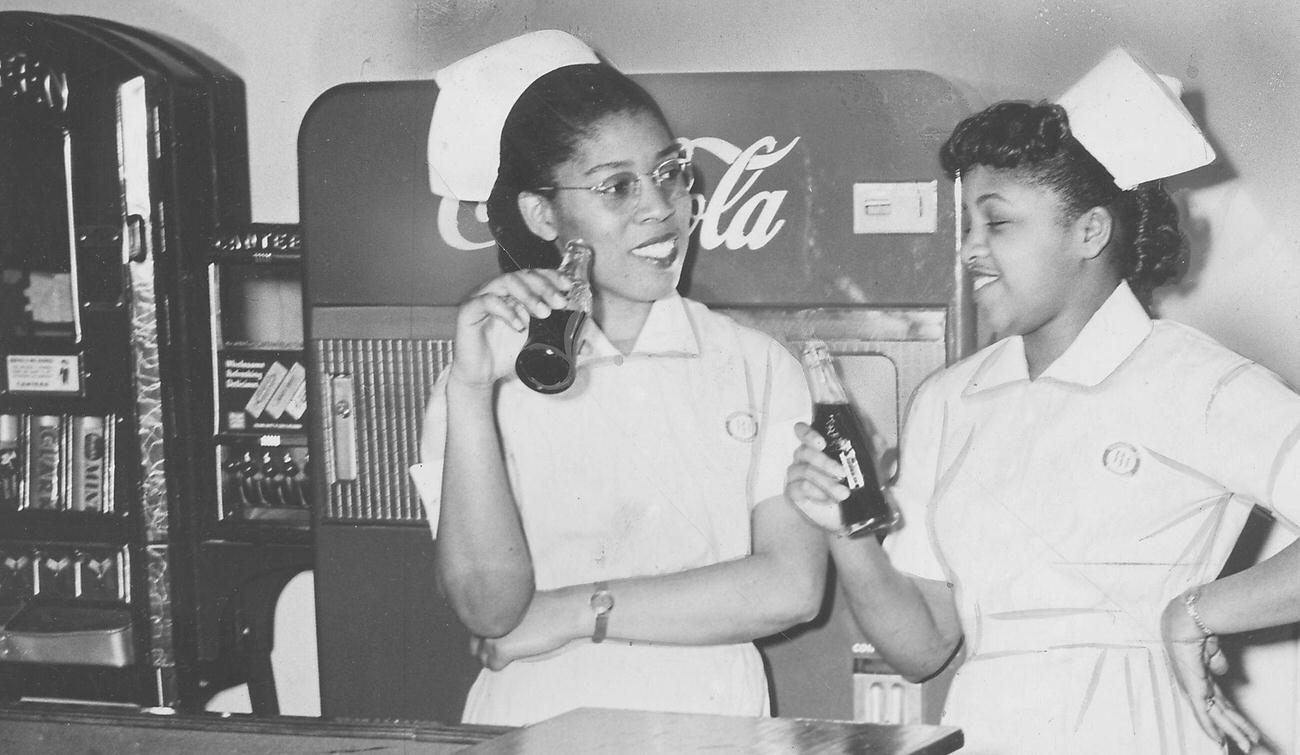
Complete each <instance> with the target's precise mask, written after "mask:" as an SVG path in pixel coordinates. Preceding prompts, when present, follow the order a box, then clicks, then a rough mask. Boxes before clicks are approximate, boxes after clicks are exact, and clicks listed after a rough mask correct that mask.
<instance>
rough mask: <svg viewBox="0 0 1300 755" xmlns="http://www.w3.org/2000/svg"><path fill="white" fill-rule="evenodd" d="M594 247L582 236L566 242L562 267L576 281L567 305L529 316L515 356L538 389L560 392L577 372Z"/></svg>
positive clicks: (519, 370) (522, 375)
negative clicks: (545, 314) (543, 314)
mask: <svg viewBox="0 0 1300 755" xmlns="http://www.w3.org/2000/svg"><path fill="white" fill-rule="evenodd" d="M590 267H591V247H590V246H587V244H586V243H585V242H583V241H580V240H577V239H575V240H573V241H570V242H568V243H567V244H565V245H564V257H563V258H562V259H561V260H560V267H559V271H560V272H561V273H562V274H564V275H565V276H567V277H568V278H569V280H571V281H573V288H571V289H569V293H568V301H567V302H566V303H565V305H564V307H563V308H561V309H557V310H554V311H552V312H551V314H550V316H549V317H547V318H545V319H541V320H539V319H538V318H536V317H533V318H529V321H528V340H527V341H526V342H525V343H524V347H523V348H522V349H520V350H519V356H518V357H516V358H515V374H517V375H518V376H519V379H520V380H522V381H523V383H524V385H526V386H528V387H529V388H532V389H533V390H535V391H537V392H538V393H559V392H561V391H564V390H566V389H568V387H569V386H571V385H573V379H574V377H575V376H576V375H577V363H578V333H579V331H581V330H582V324H583V323H584V322H586V320H587V316H588V315H590V314H591V282H590V279H589V278H588V270H589V269H590Z"/></svg>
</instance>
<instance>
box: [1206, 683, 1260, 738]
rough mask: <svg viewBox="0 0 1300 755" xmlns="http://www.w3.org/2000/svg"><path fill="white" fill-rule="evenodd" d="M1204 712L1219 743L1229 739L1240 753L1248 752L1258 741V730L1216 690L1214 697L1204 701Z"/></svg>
mask: <svg viewBox="0 0 1300 755" xmlns="http://www.w3.org/2000/svg"><path fill="white" fill-rule="evenodd" d="M1205 710H1206V716H1207V717H1208V718H1209V719H1210V720H1211V721H1212V722H1213V725H1214V729H1215V730H1216V732H1217V736H1216V738H1217V739H1219V741H1223V738H1225V737H1226V738H1228V739H1231V740H1232V741H1233V743H1235V744H1236V745H1237V749H1239V750H1241V751H1242V752H1250V750H1251V748H1252V747H1254V746H1255V743H1256V742H1258V741H1259V729H1257V728H1255V726H1254V725H1253V724H1251V723H1250V721H1248V720H1246V717H1245V716H1243V715H1242V714H1241V711H1239V710H1237V708H1236V706H1234V705H1233V704H1232V702H1231V701H1229V700H1228V699H1227V698H1226V697H1223V696H1222V695H1221V694H1219V692H1218V690H1217V689H1216V690H1215V694H1214V696H1213V697H1210V698H1209V699H1207V700H1206V701H1205Z"/></svg>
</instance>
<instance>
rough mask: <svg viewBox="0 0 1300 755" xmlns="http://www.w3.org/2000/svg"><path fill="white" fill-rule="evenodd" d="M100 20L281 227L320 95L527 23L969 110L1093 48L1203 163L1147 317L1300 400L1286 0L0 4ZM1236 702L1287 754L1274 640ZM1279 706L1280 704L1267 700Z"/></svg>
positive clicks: (407, 73) (1298, 226)
mask: <svg viewBox="0 0 1300 755" xmlns="http://www.w3.org/2000/svg"><path fill="white" fill-rule="evenodd" d="M0 9H30V10H42V11H46V12H57V13H77V14H82V15H92V16H102V17H106V18H113V19H116V20H119V21H123V22H126V23H130V24H134V25H137V26H141V27H144V28H147V29H151V30H154V31H158V32H162V33H164V34H167V35H169V36H172V37H175V38H177V39H179V40H182V41H184V42H187V43H189V44H191V45H193V46H195V47H197V48H199V49H201V50H203V51H205V52H207V53H208V54H210V55H211V56H213V57H215V58H216V59H218V60H220V61H222V62H223V63H225V64H226V65H228V66H229V67H231V68H233V69H234V70H235V71H236V72H237V73H239V74H240V75H241V76H242V77H243V79H244V81H245V83H246V85H247V88H248V108H249V138H250V147H251V152H252V154H251V161H252V166H251V168H252V191H253V216H254V219H255V220H258V221H264V222H296V221H297V219H298V199H297V164H296V157H297V154H296V148H297V132H298V126H299V124H300V123H301V121H302V117H303V115H304V113H305V112H306V110H307V108H308V107H309V106H310V105H311V103H312V101H313V100H314V99H315V98H316V97H317V96H318V95H319V94H321V93H322V92H323V91H325V90H326V89H328V88H329V87H331V86H334V85H335V84H339V83H343V82H349V81H366V80H388V79H409V78H416V77H423V76H427V75H429V74H430V73H431V72H432V71H434V70H436V69H437V68H438V67H440V66H442V65H445V64H446V63H448V62H450V61H452V60H455V59H456V58H458V57H460V56H461V55H464V54H466V53H468V52H471V51H473V50H475V49H478V48H479V47H482V46H483V45H485V44H488V43H491V42H495V41H498V40H500V39H504V38H506V37H508V36H511V35H514V34H516V33H519V32H522V31H526V30H533V29H539V28H550V27H553V28H561V29H566V30H568V31H571V32H574V33H576V34H578V35H580V36H583V37H584V38H586V39H587V40H588V41H590V42H592V43H593V44H594V45H595V46H596V47H597V48H599V49H600V50H602V51H603V52H604V53H606V55H607V56H608V57H609V58H610V59H611V60H612V61H613V62H614V63H615V64H617V65H619V66H620V67H622V68H623V69H624V70H627V71H630V72H648V71H691V70H709V71H717V70H780V69H804V70H806V69H872V68H917V69H924V70H929V71H932V72H934V73H937V74H939V75H941V76H943V77H945V78H947V79H948V80H949V81H951V82H953V83H954V84H955V85H957V86H958V87H959V88H960V89H961V90H963V91H964V92H965V93H967V95H968V98H969V100H970V101H971V102H972V104H973V105H977V106H982V105H984V104H987V103H989V102H992V101H994V100H996V99H1003V98H1028V99H1038V98H1042V97H1049V96H1052V95H1054V94H1056V93H1058V92H1059V91H1060V90H1061V89H1063V88H1064V87H1065V86H1066V85H1068V84H1069V83H1070V82H1071V81H1073V79H1074V78H1076V77H1077V76H1078V75H1080V74H1081V73H1082V72H1083V71H1084V70H1086V69H1087V67H1088V66H1089V65H1091V63H1092V62H1094V61H1095V60H1096V59H1098V58H1099V57H1100V56H1101V54H1102V53H1103V52H1104V51H1105V50H1106V49H1108V48H1109V47H1111V46H1113V45H1115V44H1117V43H1123V44H1127V45H1130V46H1132V47H1133V48H1134V49H1136V50H1137V51H1139V52H1140V53H1142V54H1143V56H1144V57H1145V58H1146V59H1147V60H1148V61H1149V62H1150V63H1151V64H1152V65H1153V66H1154V67H1156V68H1157V69H1158V70H1161V71H1162V72H1165V73H1169V74H1173V75H1176V76H1178V77H1180V78H1181V79H1183V81H1184V83H1185V85H1186V86H1187V89H1188V90H1189V95H1190V97H1189V100H1190V104H1191V106H1192V108H1193V110H1194V112H1197V113H1198V115H1200V116H1201V117H1202V120H1203V122H1204V124H1205V125H1206V127H1207V130H1208V132H1209V134H1210V136H1211V138H1212V140H1213V141H1214V142H1215V145H1216V147H1217V148H1218V149H1219V152H1220V155H1221V160H1220V162H1219V164H1218V166H1217V167H1216V168H1215V169H1213V170H1210V171H1203V172H1202V174H1201V175H1198V176H1196V177H1194V178H1190V179H1186V180H1183V181H1180V182H1176V183H1175V187H1176V188H1180V189H1182V190H1183V192H1182V196H1183V198H1184V200H1185V201H1186V203H1187V206H1188V209H1189V213H1190V222H1189V224H1188V229H1189V231H1191V236H1192V242H1193V244H1192V251H1193V258H1194V261H1193V264H1192V267H1191V270H1190V274H1189V277H1188V279H1187V280H1185V281H1184V282H1183V283H1182V284H1181V285H1179V286H1178V287H1176V288H1173V289H1171V290H1169V291H1168V292H1167V293H1166V294H1165V295H1164V296H1163V297H1162V298H1161V299H1160V300H1159V305H1160V309H1161V312H1162V314H1163V315H1164V316H1167V317H1171V318H1173V319H1177V320H1181V321H1184V322H1187V323H1190V324H1193V325H1196V326H1197V327H1200V328H1202V329H1203V330H1206V331H1207V332H1209V333H1210V334H1212V335H1214V336H1216V337H1217V338H1219V339H1220V340H1222V341H1223V342H1224V343H1226V344H1227V345H1228V346H1230V347H1232V348H1234V349H1236V350H1238V351H1240V352H1242V353H1244V354H1246V355H1248V356H1251V357H1253V358H1256V359H1258V360H1259V361H1261V362H1263V363H1264V364H1266V365H1268V366H1270V367H1272V368H1273V369H1275V370H1277V371H1278V372H1279V373H1281V374H1282V375H1283V376H1284V377H1285V378H1287V379H1288V380H1289V381H1290V382H1291V383H1292V384H1295V385H1300V259H1298V257H1300V244H1298V242H1297V239H1298V238H1300V213H1297V212H1296V211H1295V210H1294V209H1293V205H1294V204H1295V203H1296V202H1297V199H1298V198H1300V174H1298V172H1297V158H1296V154H1297V151H1300V150H1298V148H1300V136H1298V135H1297V132H1296V127H1297V125H1300V44H1298V43H1300V3H1297V2H1295V0H1250V1H1249V2H1248V1H1247V0H1218V1H1214V0H1143V1H1137V0H1095V1H1093V2H1083V1H1082V0H1042V1H1041V2H1015V1H1014V0H981V1H980V2H961V1H960V0H951V1H950V2H940V1H939V0H875V1H874V2H873V1H870V0H829V1H824V2H822V1H819V0H789V1H788V2H776V1H775V0H638V1H637V2H627V1H625V0H624V1H618V0H606V1H604V2H596V1H592V0H531V1H530V0H280V1H279V2H269V1H268V0H260V1H259V0H219V1H213V0H29V2H21V1H16V0H0ZM1247 666H1248V671H1249V672H1250V674H1251V675H1252V677H1255V678H1256V679H1257V682H1256V683H1255V684H1254V685H1252V687H1251V691H1250V693H1249V696H1250V698H1251V699H1248V704H1251V705H1252V707H1255V708H1257V710H1259V711H1260V712H1261V714H1262V715H1264V716H1265V717H1266V718H1268V719H1269V720H1268V721H1267V722H1266V724H1267V725H1268V727H1269V728H1270V729H1271V730H1272V731H1273V732H1274V736H1276V737H1277V738H1279V739H1280V740H1282V741H1284V742H1288V743H1289V742H1294V741H1295V740H1296V734H1295V727H1296V724H1295V722H1294V719H1295V718H1296V717H1297V716H1296V715H1295V713H1296V711H1295V707H1294V706H1295V703H1294V702H1293V701H1294V700H1295V696H1294V688H1295V685H1296V683H1297V680H1296V678H1295V672H1294V671H1291V670H1288V671H1287V672H1286V674H1289V675H1290V678H1289V679H1288V680H1287V681H1286V682H1285V684H1284V686H1285V689H1280V688H1279V689H1276V690H1275V689H1274V687H1269V686H1267V685H1266V684H1264V680H1269V681H1270V683H1274V682H1275V685H1274V686H1276V685H1282V684H1283V682H1282V681H1280V677H1281V676H1283V675H1282V674H1280V673H1279V672H1278V669H1279V668H1286V669H1294V668H1296V662H1295V650H1294V647H1293V646H1292V645H1290V644H1283V645H1282V646H1279V647H1278V648H1275V649H1271V650H1269V651H1258V652H1256V653H1255V654H1254V655H1253V656H1248V658H1247ZM1279 700H1285V701H1287V702H1284V703H1282V702H1278V701H1279Z"/></svg>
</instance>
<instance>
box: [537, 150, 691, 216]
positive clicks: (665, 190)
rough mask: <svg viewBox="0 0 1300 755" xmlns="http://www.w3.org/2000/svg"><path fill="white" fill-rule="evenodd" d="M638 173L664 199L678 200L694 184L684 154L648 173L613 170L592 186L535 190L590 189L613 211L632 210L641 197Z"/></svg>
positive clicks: (552, 187)
mask: <svg viewBox="0 0 1300 755" xmlns="http://www.w3.org/2000/svg"><path fill="white" fill-rule="evenodd" d="M641 176H645V177H647V178H649V179H650V182H651V183H653V184H654V186H655V188H656V189H658V190H659V194H660V196H662V197H663V198H664V201H666V202H671V201H673V200H676V199H680V198H681V197H682V195H684V194H685V193H686V192H688V191H690V190H691V187H692V186H694V185H695V171H694V170H692V168H691V161H690V160H689V159H687V158H685V157H673V158H670V159H668V160H664V161H663V162H661V163H659V164H658V165H657V166H655V169H654V170H652V171H650V172H649V173H633V172H631V171H624V172H622V173H615V174H614V175H612V176H610V177H609V178H606V179H605V180H604V181H601V182H600V183H598V184H596V185H595V186H539V187H537V191H559V190H560V189H567V190H573V191H590V192H594V193H595V194H597V195H599V196H600V197H601V198H602V199H603V200H604V202H605V204H606V206H608V207H609V208H610V209H613V210H631V209H632V208H633V207H635V206H636V203H637V200H639V199H640V197H641Z"/></svg>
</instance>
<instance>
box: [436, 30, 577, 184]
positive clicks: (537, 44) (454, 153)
mask: <svg viewBox="0 0 1300 755" xmlns="http://www.w3.org/2000/svg"><path fill="white" fill-rule="evenodd" d="M598 62H600V59H599V58H597V57H596V53H595V52H593V51H592V49H591V48H590V47H588V46H587V45H586V44H584V43H583V42H582V41H581V40H579V39H577V38H576V37H574V36H572V35H569V34H566V33H565V32H562V31H557V30H554V29H548V30H544V31H535V32H531V33H528V34H524V35H521V36H518V37H514V38H512V39H507V40H506V41H504V42H498V43H497V44H495V45H492V46H491V47H487V48H484V49H482V50H480V51H478V52H476V53H474V54H473V55H469V56H467V57H464V58H461V59H460V60H458V61H456V62H455V63H452V64H451V65H449V66H447V67H446V68H443V69H442V70H441V71H438V72H437V73H435V74H434V75H433V80H434V81H435V82H437V84H438V99H437V101H436V102H435V103H434V106H433V120H432V123H430V125H429V188H430V189H432V190H433V193H434V194H437V195H439V196H443V197H450V198H452V199H458V200H461V201H465V202H484V201H487V198H488V195H489V194H491V193H492V184H493V183H495V182H496V178H497V168H498V167H499V165H500V162H501V129H502V127H504V126H505V122H506V116H507V115H509V113H510V108H512V107H514V104H515V101H516V100H518V99H519V96H520V95H521V94H523V93H524V90H525V89H527V88H528V87H529V85H531V84H532V83H533V82H534V81H536V80H537V79H538V78H540V77H542V76H543V75H545V74H547V73H550V72H551V71H554V70H555V69H557V68H562V67H564V66H569V65H575V64H578V63H598Z"/></svg>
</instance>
